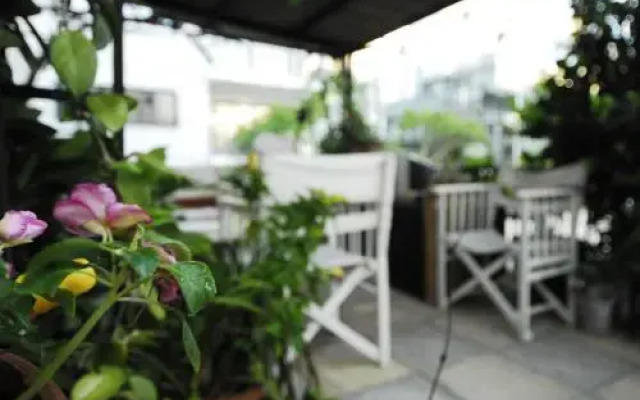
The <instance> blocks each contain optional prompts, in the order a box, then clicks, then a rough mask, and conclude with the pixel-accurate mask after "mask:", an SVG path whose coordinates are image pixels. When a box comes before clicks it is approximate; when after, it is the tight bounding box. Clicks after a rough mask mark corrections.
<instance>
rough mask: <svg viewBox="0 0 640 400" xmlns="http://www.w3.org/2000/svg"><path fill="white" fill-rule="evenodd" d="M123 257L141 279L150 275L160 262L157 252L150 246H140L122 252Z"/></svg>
mask: <svg viewBox="0 0 640 400" xmlns="http://www.w3.org/2000/svg"><path fill="white" fill-rule="evenodd" d="M124 258H125V259H126V260H127V262H128V263H129V264H130V265H131V268H133V270H134V271H136V273H137V274H138V276H139V277H140V278H141V279H146V278H149V277H150V276H152V275H153V273H154V272H156V269H157V268H158V265H159V264H160V259H159V257H158V253H156V252H155V250H153V249H150V248H141V249H138V250H136V251H129V252H127V253H125V254H124Z"/></svg>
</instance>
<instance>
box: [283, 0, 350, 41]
mask: <svg viewBox="0 0 640 400" xmlns="http://www.w3.org/2000/svg"><path fill="white" fill-rule="evenodd" d="M351 1H352V0H330V1H328V2H327V3H326V4H325V5H323V6H322V7H320V8H318V9H317V10H316V11H315V12H313V13H312V14H310V15H308V16H307V17H306V18H304V19H303V20H302V21H300V23H299V24H298V25H296V27H295V28H293V29H292V30H291V32H294V33H299V32H303V31H306V30H309V28H310V27H312V26H313V25H317V24H318V23H320V22H321V21H323V20H324V19H325V18H327V17H328V16H329V15H331V14H335V13H337V12H339V11H340V10H341V9H342V8H344V7H346V6H347V5H348V4H349V3H350V2H351Z"/></svg>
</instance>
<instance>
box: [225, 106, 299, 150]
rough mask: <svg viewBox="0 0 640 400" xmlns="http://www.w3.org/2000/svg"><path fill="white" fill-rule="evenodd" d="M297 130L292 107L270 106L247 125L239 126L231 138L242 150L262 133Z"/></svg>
mask: <svg viewBox="0 0 640 400" xmlns="http://www.w3.org/2000/svg"><path fill="white" fill-rule="evenodd" d="M297 130H298V120H297V110H296V109H295V108H293V107H286V106H279V105H276V106H271V108H270V109H269V111H268V112H267V113H266V114H265V115H263V116H260V117H258V118H256V119H254V120H253V121H252V122H251V123H249V124H248V125H245V126H243V127H241V128H240V129H239V130H238V132H237V133H236V136H235V137H234V139H233V142H234V144H235V145H236V146H237V147H238V148H239V149H240V150H243V151H248V150H250V149H251V148H252V147H253V143H254V142H255V140H256V138H257V137H258V136H259V135H260V134H262V133H273V134H277V135H293V134H295V133H296V132H297Z"/></svg>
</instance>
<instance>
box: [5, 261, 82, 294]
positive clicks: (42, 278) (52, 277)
mask: <svg viewBox="0 0 640 400" xmlns="http://www.w3.org/2000/svg"><path fill="white" fill-rule="evenodd" d="M69 264H71V262H69ZM74 270H75V269H73V268H55V267H52V268H47V269H43V270H41V271H38V272H37V273H28V274H26V275H25V277H24V279H23V281H22V282H21V283H16V285H15V286H14V290H15V291H16V293H25V294H38V295H41V296H44V297H46V298H47V299H52V298H53V297H54V295H55V294H56V291H57V290H58V286H60V283H61V282H62V281H63V280H64V278H65V277H66V276H67V275H69V274H70V273H72V272H73V271H74Z"/></svg>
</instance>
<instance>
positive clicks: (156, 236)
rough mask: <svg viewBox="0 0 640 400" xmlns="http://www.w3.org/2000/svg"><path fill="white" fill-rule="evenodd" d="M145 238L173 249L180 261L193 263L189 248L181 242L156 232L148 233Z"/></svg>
mask: <svg viewBox="0 0 640 400" xmlns="http://www.w3.org/2000/svg"><path fill="white" fill-rule="evenodd" d="M143 237H144V238H145V239H146V240H148V241H150V242H153V243H155V244H159V245H161V246H163V247H167V248H169V249H171V251H173V253H174V255H175V257H176V260H178V261H191V259H192V254H191V250H190V249H189V247H188V246H187V245H186V244H184V243H183V242H181V241H179V240H176V239H172V238H170V237H168V236H165V235H162V234H160V233H158V232H154V231H146V232H145V234H144V236H143Z"/></svg>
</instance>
